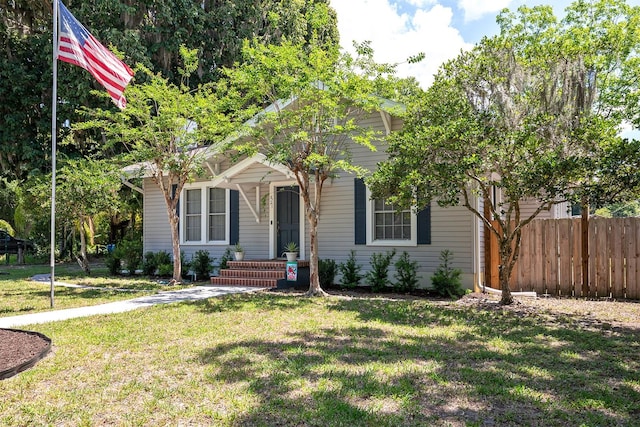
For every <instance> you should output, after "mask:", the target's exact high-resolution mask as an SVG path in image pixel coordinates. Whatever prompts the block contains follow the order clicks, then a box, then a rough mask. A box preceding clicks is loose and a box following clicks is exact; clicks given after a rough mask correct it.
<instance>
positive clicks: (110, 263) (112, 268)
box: [104, 251, 122, 276]
mask: <svg viewBox="0 0 640 427" xmlns="http://www.w3.org/2000/svg"><path fill="white" fill-rule="evenodd" d="M121 261H122V260H121V259H120V257H118V256H117V254H116V253H115V251H114V252H112V253H110V254H107V256H106V258H105V260H104V264H105V265H106V267H107V270H109V274H111V275H112V276H117V275H118V274H120V262H121Z"/></svg>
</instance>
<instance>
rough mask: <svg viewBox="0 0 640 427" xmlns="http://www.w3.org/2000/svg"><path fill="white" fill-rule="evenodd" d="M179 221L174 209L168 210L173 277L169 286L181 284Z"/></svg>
mask: <svg viewBox="0 0 640 427" xmlns="http://www.w3.org/2000/svg"><path fill="white" fill-rule="evenodd" d="M179 223H180V219H179V218H178V215H177V214H176V210H175V207H174V208H173V209H171V208H169V224H170V226H171V245H172V247H173V277H172V278H171V284H172V285H175V284H178V283H182V260H181V259H180V258H181V256H180V235H179V232H178V231H179Z"/></svg>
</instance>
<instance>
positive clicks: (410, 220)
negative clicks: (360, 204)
mask: <svg viewBox="0 0 640 427" xmlns="http://www.w3.org/2000/svg"><path fill="white" fill-rule="evenodd" d="M366 197H367V199H366V200H368V202H367V204H366V216H367V229H366V233H367V240H366V242H367V245H371V246H415V245H417V244H418V239H417V228H418V227H417V218H416V215H415V214H414V213H413V212H412V211H411V209H406V210H402V211H398V210H396V207H395V206H394V205H392V204H391V203H388V202H387V201H386V200H384V199H376V200H370V197H371V193H370V192H369V190H368V189H367V190H366Z"/></svg>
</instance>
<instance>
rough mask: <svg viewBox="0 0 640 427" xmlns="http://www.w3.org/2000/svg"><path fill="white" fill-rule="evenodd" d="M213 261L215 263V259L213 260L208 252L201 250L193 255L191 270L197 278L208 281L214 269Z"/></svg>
mask: <svg viewBox="0 0 640 427" xmlns="http://www.w3.org/2000/svg"><path fill="white" fill-rule="evenodd" d="M213 261H215V258H211V256H210V255H209V252H208V251H205V250H199V251H197V252H196V253H195V254H194V255H193V259H192V260H191V270H193V272H194V273H195V274H196V277H201V278H205V279H208V278H209V273H210V272H211V268H212V267H213Z"/></svg>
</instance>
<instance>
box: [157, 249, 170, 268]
mask: <svg viewBox="0 0 640 427" xmlns="http://www.w3.org/2000/svg"><path fill="white" fill-rule="evenodd" d="M162 264H171V265H173V262H172V261H171V255H169V252H167V251H160V252H156V265H158V266H159V265H162Z"/></svg>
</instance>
